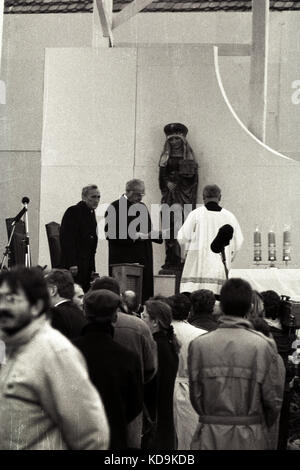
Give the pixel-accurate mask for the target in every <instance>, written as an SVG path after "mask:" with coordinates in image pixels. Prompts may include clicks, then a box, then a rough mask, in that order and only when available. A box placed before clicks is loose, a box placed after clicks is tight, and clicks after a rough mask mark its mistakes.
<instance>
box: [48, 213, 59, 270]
mask: <svg viewBox="0 0 300 470" xmlns="http://www.w3.org/2000/svg"><path fill="white" fill-rule="evenodd" d="M45 227H46V232H47V238H48V244H49V251H50V260H51V267H52V269H53V268H60V257H61V246H60V240H59V230H60V224H58V223H57V222H49V224H46V225H45Z"/></svg>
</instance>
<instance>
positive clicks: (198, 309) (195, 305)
mask: <svg viewBox="0 0 300 470" xmlns="http://www.w3.org/2000/svg"><path fill="white" fill-rule="evenodd" d="M190 301H191V302H192V311H191V313H190V317H189V323H190V324H191V325H193V326H196V327H197V328H201V329H202V330H207V331H212V330H215V329H216V328H217V326H218V323H217V322H216V320H215V318H214V317H213V311H214V306H215V302H216V299H215V294H214V293H213V292H212V291H211V290H208V289H199V290H196V291H194V292H192V294H191V296H190Z"/></svg>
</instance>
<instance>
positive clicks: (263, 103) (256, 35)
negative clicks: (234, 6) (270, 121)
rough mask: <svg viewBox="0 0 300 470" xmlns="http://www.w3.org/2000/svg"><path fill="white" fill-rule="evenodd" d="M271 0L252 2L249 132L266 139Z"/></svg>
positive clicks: (263, 140)
mask: <svg viewBox="0 0 300 470" xmlns="http://www.w3.org/2000/svg"><path fill="white" fill-rule="evenodd" d="M269 11H270V1H269V0H252V51H251V66H250V96H249V98H250V103H249V105H250V106H249V109H250V119H249V126H248V128H249V130H250V131H251V132H252V133H253V134H254V135H255V136H256V137H257V138H258V139H260V140H261V141H262V142H265V138H266V115H267V73H268V42H269Z"/></svg>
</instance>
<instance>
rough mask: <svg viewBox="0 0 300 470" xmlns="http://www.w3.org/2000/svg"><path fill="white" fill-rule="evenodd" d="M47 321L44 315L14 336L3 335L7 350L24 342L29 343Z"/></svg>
mask: <svg viewBox="0 0 300 470" xmlns="http://www.w3.org/2000/svg"><path fill="white" fill-rule="evenodd" d="M46 323H47V319H46V316H45V315H42V316H41V317H38V318H37V319H36V320H33V321H32V322H31V323H30V324H29V325H28V326H26V327H25V328H22V330H20V331H18V333H16V334H14V335H12V336H9V335H6V334H5V333H4V334H3V336H2V335H1V339H2V340H3V341H4V342H5V345H6V348H7V350H9V349H10V350H13V349H17V348H19V347H20V346H22V345H23V344H26V343H29V342H30V341H31V339H32V338H33V337H34V336H35V335H36V333H38V331H39V330H41V329H42V328H43V327H44V326H45V325H46Z"/></svg>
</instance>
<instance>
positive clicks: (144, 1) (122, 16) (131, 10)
mask: <svg viewBox="0 0 300 470" xmlns="http://www.w3.org/2000/svg"><path fill="white" fill-rule="evenodd" d="M152 1H153V0H133V1H132V2H131V3H129V4H128V5H126V7H124V8H123V9H122V10H121V11H120V12H119V13H116V14H115V15H114V17H113V22H112V27H113V29H115V28H117V27H118V26H120V25H121V24H122V23H125V21H128V20H130V18H132V17H133V16H134V15H136V14H137V13H139V12H140V11H142V10H144V8H146V7H147V6H148V5H150V3H152Z"/></svg>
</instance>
